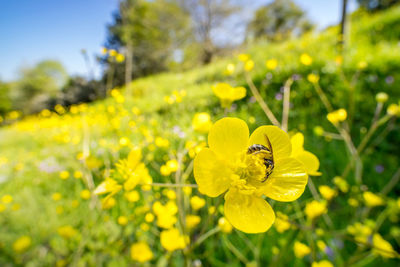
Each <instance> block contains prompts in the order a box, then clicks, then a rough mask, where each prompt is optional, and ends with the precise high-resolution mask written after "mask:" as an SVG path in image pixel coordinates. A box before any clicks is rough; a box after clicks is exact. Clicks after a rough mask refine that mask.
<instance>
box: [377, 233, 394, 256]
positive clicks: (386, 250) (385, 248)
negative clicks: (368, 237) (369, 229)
mask: <svg viewBox="0 0 400 267" xmlns="http://www.w3.org/2000/svg"><path fill="white" fill-rule="evenodd" d="M372 243H373V246H374V248H373V249H372V252H373V253H375V254H378V255H381V256H382V257H384V258H395V257H399V254H398V253H397V252H396V251H395V250H394V249H393V247H392V245H391V244H390V243H389V242H388V241H386V240H385V239H383V238H382V236H381V235H380V234H374V235H373V237H372Z"/></svg>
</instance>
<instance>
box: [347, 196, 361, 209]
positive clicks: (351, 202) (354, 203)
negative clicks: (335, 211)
mask: <svg viewBox="0 0 400 267" xmlns="http://www.w3.org/2000/svg"><path fill="white" fill-rule="evenodd" d="M347 203H349V205H350V206H352V207H358V206H359V204H360V203H358V200H357V199H355V198H349V199H348V200H347Z"/></svg>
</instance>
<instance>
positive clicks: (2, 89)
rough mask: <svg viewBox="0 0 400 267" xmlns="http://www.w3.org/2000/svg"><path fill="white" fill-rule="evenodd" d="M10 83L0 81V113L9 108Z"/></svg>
mask: <svg viewBox="0 0 400 267" xmlns="http://www.w3.org/2000/svg"><path fill="white" fill-rule="evenodd" d="M11 107H12V106H11V99H10V84H7V83H4V82H2V81H0V115H1V114H5V113H6V112H8V111H10V110H11Z"/></svg>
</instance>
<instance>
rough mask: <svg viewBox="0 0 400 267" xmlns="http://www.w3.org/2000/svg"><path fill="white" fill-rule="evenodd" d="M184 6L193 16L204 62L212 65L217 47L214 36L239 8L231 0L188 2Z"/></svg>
mask: <svg viewBox="0 0 400 267" xmlns="http://www.w3.org/2000/svg"><path fill="white" fill-rule="evenodd" d="M182 2H183V3H182V4H183V6H184V8H185V9H186V10H188V12H189V13H190V14H191V18H192V22H193V31H194V33H195V37H196V39H197V41H198V43H199V44H200V45H201V47H202V49H203V51H202V56H201V58H202V62H203V63H204V64H207V63H210V62H211V61H212V58H213V57H214V55H215V53H216V52H217V46H216V45H215V44H214V41H213V34H215V32H216V31H218V30H219V29H221V28H222V27H223V23H224V22H225V21H226V20H227V19H228V18H229V17H231V16H232V15H233V14H234V13H235V12H236V11H237V10H238V7H237V6H235V5H234V4H232V1H231V0H186V1H182Z"/></svg>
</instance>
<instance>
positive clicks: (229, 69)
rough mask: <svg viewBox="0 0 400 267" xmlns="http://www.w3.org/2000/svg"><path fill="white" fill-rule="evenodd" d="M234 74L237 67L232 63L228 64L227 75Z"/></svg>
mask: <svg viewBox="0 0 400 267" xmlns="http://www.w3.org/2000/svg"><path fill="white" fill-rule="evenodd" d="M234 72H235V65H234V64H232V63H230V64H228V65H227V66H226V70H225V73H226V75H232V73H234Z"/></svg>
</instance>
